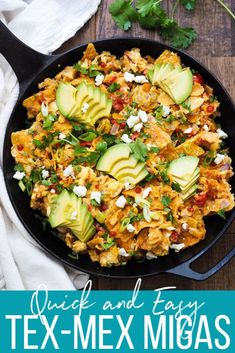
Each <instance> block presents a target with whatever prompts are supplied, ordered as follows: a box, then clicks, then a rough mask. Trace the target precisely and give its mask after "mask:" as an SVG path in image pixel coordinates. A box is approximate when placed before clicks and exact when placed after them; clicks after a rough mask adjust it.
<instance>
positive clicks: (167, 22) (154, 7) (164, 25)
mask: <svg viewBox="0 0 235 353" xmlns="http://www.w3.org/2000/svg"><path fill="white" fill-rule="evenodd" d="M216 1H217V2H218V3H219V4H220V5H221V6H222V7H223V8H224V9H225V10H226V11H227V12H228V13H229V14H230V15H231V16H232V18H233V19H235V14H234V13H233V12H232V11H231V10H230V8H229V7H228V6H227V5H226V4H225V3H224V1H222V0H216ZM162 2H163V0H137V1H136V2H135V5H134V4H133V0H114V1H113V2H112V3H111V5H110V7H109V12H110V14H111V15H112V18H113V20H114V21H115V23H116V24H117V26H118V27H119V28H121V29H123V30H124V31H127V30H128V29H130V28H131V25H132V23H133V22H139V24H140V25H141V27H143V28H147V29H157V30H158V32H159V34H160V36H161V37H162V38H163V39H164V40H167V41H168V42H170V43H171V45H173V46H174V47H176V48H183V49H186V48H188V47H189V46H190V45H191V44H192V42H193V41H194V40H195V39H196V37H197V33H196V31H195V30H194V29H193V28H191V27H181V26H180V25H179V24H178V23H177V22H176V21H175V19H174V14H175V12H176V9H177V8H178V6H179V5H180V4H181V5H182V6H183V7H184V9H186V10H188V11H192V10H194V9H195V7H196V4H197V0H176V1H175V3H174V6H173V9H172V14H171V16H169V15H168V14H167V12H166V11H165V10H164V9H163V7H162V6H161V3H162Z"/></svg>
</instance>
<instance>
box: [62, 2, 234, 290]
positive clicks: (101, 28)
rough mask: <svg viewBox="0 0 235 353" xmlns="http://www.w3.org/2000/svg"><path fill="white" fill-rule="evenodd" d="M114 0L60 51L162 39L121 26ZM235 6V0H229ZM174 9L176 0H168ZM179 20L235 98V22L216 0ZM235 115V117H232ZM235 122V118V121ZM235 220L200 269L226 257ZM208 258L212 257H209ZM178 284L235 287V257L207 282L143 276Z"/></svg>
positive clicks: (194, 50)
mask: <svg viewBox="0 0 235 353" xmlns="http://www.w3.org/2000/svg"><path fill="white" fill-rule="evenodd" d="M111 2H112V1H111V0H102V1H101V5H100V7H99V10H98V11H97V13H96V15H95V16H93V18H92V19H91V20H90V21H89V22H88V23H87V24H86V25H85V26H84V27H83V29H82V30H80V31H79V32H78V33H77V34H76V35H75V36H74V38H72V39H70V40H69V41H68V42H66V43H65V44H64V45H63V46H62V47H61V48H60V49H59V50H58V51H59V52H62V51H64V50H67V49H69V48H73V47H74V46H77V45H79V44H82V43H86V42H89V41H92V40H95V39H101V38H111V37H115V36H124V37H128V36H137V37H144V38H151V39H156V40H161V39H160V38H159V36H158V35H157V33H156V32H155V31H147V30H143V29H142V28H140V27H139V26H138V25H137V24H135V25H134V26H133V28H132V29H131V30H129V31H128V32H123V31H122V30H120V29H118V28H117V27H116V25H115V23H114V22H113V20H112V18H111V16H110V14H109V12H108V7H109V4H110V3H111ZM225 2H226V3H227V4H228V5H230V6H233V8H235V1H234V0H229V1H225ZM164 3H166V5H167V8H168V9H169V10H170V8H171V5H172V3H173V1H172V0H168V1H164ZM177 20H178V21H179V22H180V23H181V24H182V25H186V26H189V27H191V26H192V27H194V28H195V29H196V30H197V32H198V39H197V40H196V41H195V42H194V44H193V45H192V46H191V47H190V48H189V49H188V50H187V52H188V53H190V54H192V55H193V56H195V57H196V58H197V59H198V60H199V61H201V62H202V63H203V64H205V65H206V66H207V67H208V68H209V69H210V70H211V71H212V72H214V73H215V74H216V76H217V77H218V78H219V79H220V80H221V81H222V83H223V84H224V86H225V87H226V88H227V89H228V91H229V92H230V94H231V96H232V97H233V99H235V82H234V80H235V22H234V21H233V20H232V19H231V17H230V16H229V15H228V14H227V13H226V12H225V11H224V10H223V9H222V8H221V7H220V6H219V5H218V3H217V2H216V1H214V0H198V5H197V9H196V11H195V12H194V13H189V12H185V11H183V10H182V11H178V13H177ZM231 119H235V117H231ZM234 123H235V121H234ZM234 236H235V222H234V223H233V225H232V226H231V227H230V228H229V229H228V231H227V233H226V235H225V236H224V237H223V239H222V240H221V241H220V242H218V243H217V244H216V246H215V247H213V248H212V249H211V250H210V251H208V252H207V253H206V255H204V256H203V257H201V258H200V260H198V261H197V262H196V263H195V265H196V268H197V271H201V272H203V271H206V270H207V269H208V268H209V266H210V267H212V266H213V265H214V264H215V263H216V262H217V261H218V260H219V259H221V258H222V257H223V255H225V254H226V252H228V251H229V250H230V249H231V248H232V247H233V246H234ZM208 259H210V260H209V261H208ZM208 262H209V263H208ZM92 280H93V288H95V289H133V287H134V284H135V280H128V281H127V280H110V279H109V280H107V279H102V278H101V279H98V278H96V277H93V278H92ZM169 285H175V286H176V287H177V288H178V289H191V290H192V289H235V260H234V259H233V260H232V261H230V263H229V264H228V265H227V266H225V267H224V268H223V269H222V270H221V271H219V272H218V273H217V274H216V275H214V276H213V277H212V278H210V279H208V280H206V281H204V282H196V281H192V280H189V279H185V278H182V277H178V276H175V275H170V274H161V275H158V276H155V277H150V278H149V279H143V281H142V287H141V288H142V289H154V288H159V287H163V286H169Z"/></svg>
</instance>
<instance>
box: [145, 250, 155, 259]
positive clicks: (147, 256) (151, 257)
mask: <svg viewBox="0 0 235 353" xmlns="http://www.w3.org/2000/svg"><path fill="white" fill-rule="evenodd" d="M146 259H147V260H153V259H157V255H154V254H153V253H152V252H151V251H148V252H147V253H146Z"/></svg>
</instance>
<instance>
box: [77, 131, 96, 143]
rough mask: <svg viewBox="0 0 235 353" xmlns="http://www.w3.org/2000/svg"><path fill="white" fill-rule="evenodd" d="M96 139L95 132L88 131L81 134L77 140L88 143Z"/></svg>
mask: <svg viewBox="0 0 235 353" xmlns="http://www.w3.org/2000/svg"><path fill="white" fill-rule="evenodd" d="M96 137H97V134H96V133H95V132H93V131H88V132H85V133H84V134H81V135H80V136H79V137H78V138H79V140H82V141H88V142H89V141H92V140H94V139H95V138H96Z"/></svg>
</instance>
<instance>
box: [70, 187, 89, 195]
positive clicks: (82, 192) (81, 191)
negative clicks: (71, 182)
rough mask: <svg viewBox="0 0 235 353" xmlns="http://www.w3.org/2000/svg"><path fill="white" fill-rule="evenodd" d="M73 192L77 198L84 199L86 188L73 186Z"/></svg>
mask: <svg viewBox="0 0 235 353" xmlns="http://www.w3.org/2000/svg"><path fill="white" fill-rule="evenodd" d="M73 192H74V194H75V195H77V196H78V197H85V196H86V193H87V188H86V187H85V186H74V188H73Z"/></svg>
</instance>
